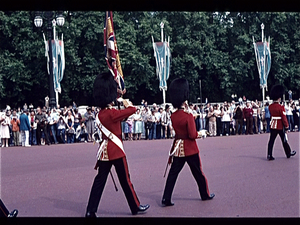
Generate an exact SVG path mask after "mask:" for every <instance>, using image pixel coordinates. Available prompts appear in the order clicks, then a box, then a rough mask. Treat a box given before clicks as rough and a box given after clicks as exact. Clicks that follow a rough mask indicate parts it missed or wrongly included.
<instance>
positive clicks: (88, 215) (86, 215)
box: [85, 212, 97, 218]
mask: <svg viewBox="0 0 300 225" xmlns="http://www.w3.org/2000/svg"><path fill="white" fill-rule="evenodd" d="M85 217H90V218H95V217H97V216H96V213H94V212H86V214H85Z"/></svg>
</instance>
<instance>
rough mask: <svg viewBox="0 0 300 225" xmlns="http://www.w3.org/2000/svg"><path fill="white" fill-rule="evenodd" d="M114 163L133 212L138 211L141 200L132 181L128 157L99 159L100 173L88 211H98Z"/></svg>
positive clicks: (96, 179) (91, 194)
mask: <svg viewBox="0 0 300 225" xmlns="http://www.w3.org/2000/svg"><path fill="white" fill-rule="evenodd" d="M112 165H114V166H115V169H116V172H117V175H118V178H119V182H120V184H121V186H122V189H123V192H124V194H125V196H126V199H127V202H128V205H129V207H130V210H131V212H132V213H133V214H134V213H136V212H137V211H138V207H139V206H140V202H139V199H138V197H137V195H136V193H135V191H134V188H133V185H132V183H131V181H130V176H129V171H128V165H127V160H126V157H123V158H120V159H115V160H111V161H98V166H99V168H98V174H97V176H96V177H95V179H94V183H93V186H92V190H91V193H90V198H89V203H88V206H87V212H97V209H98V206H99V202H100V198H101V195H102V192H103V189H104V186H105V183H106V180H107V176H108V174H109V171H110V169H111V167H112Z"/></svg>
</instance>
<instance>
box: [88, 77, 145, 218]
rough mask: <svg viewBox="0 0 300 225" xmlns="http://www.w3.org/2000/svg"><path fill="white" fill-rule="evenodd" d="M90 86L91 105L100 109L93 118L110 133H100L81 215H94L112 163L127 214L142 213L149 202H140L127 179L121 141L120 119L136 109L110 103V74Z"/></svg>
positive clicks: (113, 91)
mask: <svg viewBox="0 0 300 225" xmlns="http://www.w3.org/2000/svg"><path fill="white" fill-rule="evenodd" d="M93 89H94V90H93V91H94V92H93V97H94V100H95V104H96V105H97V106H99V107H100V108H101V109H100V111H99V113H98V114H97V116H96V121H97V117H98V119H99V122H100V123H101V124H102V125H103V126H104V127H105V128H106V129H107V130H109V132H110V134H109V135H107V136H106V135H105V134H104V132H102V139H103V142H102V143H101V145H100V148H99V151H100V150H101V151H100V152H99V151H98V157H97V163H96V167H95V169H97V168H98V174H97V175H96V177H95V179H94V183H93V186H92V189H91V193H90V197H89V202H88V206H87V210H86V215H85V216H86V217H96V214H95V213H96V211H97V208H98V205H99V203H100V198H101V195H102V192H103V189H104V186H105V183H106V180H107V176H108V174H109V172H110V169H111V167H112V166H114V167H115V170H116V172H117V175H118V178H119V181H120V184H121V186H122V189H123V191H124V194H125V196H126V199H127V202H128V205H129V207H130V210H131V213H132V214H133V215H135V214H137V213H139V212H145V211H146V210H147V209H148V208H149V207H150V205H148V204H146V205H140V201H139V199H138V197H137V195H136V193H135V190H134V188H133V185H132V183H131V181H130V176H129V171H128V165H127V160H126V155H125V152H124V149H123V143H122V130H121V121H122V120H124V119H125V118H127V117H128V116H130V115H132V114H133V113H135V112H136V108H135V107H134V106H132V104H129V105H128V106H127V105H126V104H124V106H125V107H126V108H125V109H122V110H117V109H114V108H113V107H112V106H113V102H114V101H115V100H116V98H117V83H116V82H115V80H114V78H113V76H112V74H111V73H108V72H106V73H102V74H100V75H98V76H97V77H96V79H95V82H94V87H93ZM100 127H101V126H100ZM100 129H101V128H100ZM114 139H119V142H116V141H115V140H114Z"/></svg>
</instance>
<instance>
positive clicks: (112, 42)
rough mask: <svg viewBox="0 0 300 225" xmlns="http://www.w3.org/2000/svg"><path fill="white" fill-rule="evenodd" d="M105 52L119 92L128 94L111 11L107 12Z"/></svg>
mask: <svg viewBox="0 0 300 225" xmlns="http://www.w3.org/2000/svg"><path fill="white" fill-rule="evenodd" d="M104 52H105V60H106V62H107V65H108V68H109V70H110V71H111V73H112V75H113V76H114V79H115V81H116V82H117V83H118V92H119V93H120V94H121V95H122V94H124V93H125V92H126V89H125V85H124V77H123V72H122V68H121V63H120V58H119V52H118V47H117V40H116V37H115V32H114V25H113V17H112V12H111V11H106V13H105V22H104Z"/></svg>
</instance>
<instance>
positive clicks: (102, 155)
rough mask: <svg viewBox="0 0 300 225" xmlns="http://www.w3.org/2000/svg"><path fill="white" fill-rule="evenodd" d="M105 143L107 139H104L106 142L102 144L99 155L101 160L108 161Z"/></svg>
mask: <svg viewBox="0 0 300 225" xmlns="http://www.w3.org/2000/svg"><path fill="white" fill-rule="evenodd" d="M107 144H108V141H106V143H105V144H104V146H103V151H102V153H101V157H100V160H101V161H109V158H108V153H107Z"/></svg>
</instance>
